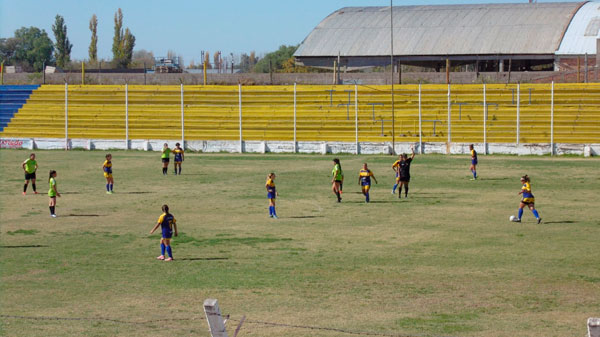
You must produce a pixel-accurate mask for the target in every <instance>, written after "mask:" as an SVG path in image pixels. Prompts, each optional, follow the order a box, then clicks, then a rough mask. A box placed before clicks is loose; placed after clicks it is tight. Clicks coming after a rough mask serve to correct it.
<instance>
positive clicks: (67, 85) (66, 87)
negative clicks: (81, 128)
mask: <svg viewBox="0 0 600 337" xmlns="http://www.w3.org/2000/svg"><path fill="white" fill-rule="evenodd" d="M68 149H69V83H67V82H65V151H67V150H68Z"/></svg>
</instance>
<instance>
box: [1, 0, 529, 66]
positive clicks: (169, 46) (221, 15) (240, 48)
mask: <svg viewBox="0 0 600 337" xmlns="http://www.w3.org/2000/svg"><path fill="white" fill-rule="evenodd" d="M498 2H501V3H502V2H517V3H524V2H527V0H503V1H494V0H478V1H468V0H462V1H461V0H422V1H415V0H405V1H401V0H395V1H394V5H395V6H400V5H417V4H461V3H462V4H469V3H471V4H472V3H498ZM540 2H541V1H540ZM389 3H390V2H389V0H295V1H290V0H285V1H284V0H255V1H248V0H229V1H218V0H213V1H206V0H189V1H188V0H183V1H165V0H162V1H157V0H127V1H123V0H122V1H116V0H96V1H90V0H78V1H77V0H0V37H9V36H12V35H13V32H14V31H15V30H16V29H18V28H20V27H22V26H27V27H28V26H36V27H39V28H42V29H45V30H46V32H47V33H48V34H49V35H50V37H51V38H52V39H54V37H53V35H52V24H53V23H54V17H55V15H56V14H60V15H62V16H63V17H64V18H65V21H66V24H67V27H68V36H69V39H70V40H71V43H73V50H72V52H71V58H72V59H84V58H87V57H88V56H87V55H88V54H87V49H88V45H89V41H90V31H89V29H88V22H89V19H90V18H91V16H92V14H96V15H97V16H98V21H99V23H98V38H99V41H98V56H99V57H100V58H104V59H110V58H111V57H112V53H111V46H112V36H113V26H114V23H113V17H114V13H115V12H116V10H117V9H118V8H119V7H120V8H121V9H122V10H123V16H124V27H129V29H130V30H131V31H132V33H133V34H134V35H135V37H136V47H135V49H136V50H139V49H146V50H148V51H152V52H154V55H155V56H161V55H166V53H167V51H168V50H173V51H174V52H176V53H177V54H179V55H183V57H184V60H185V63H186V64H188V63H189V61H190V60H192V59H193V60H195V61H196V62H197V61H199V60H200V58H201V57H200V52H201V51H202V50H208V51H209V52H211V54H212V52H214V51H217V50H220V51H222V52H223V54H224V55H229V53H230V52H232V53H234V54H236V55H237V54H239V53H242V52H250V51H252V50H255V51H256V52H257V53H258V54H262V53H265V52H269V51H272V50H275V49H277V48H278V47H279V46H280V45H282V44H288V45H291V44H298V43H300V42H302V40H303V39H304V38H305V37H306V35H308V33H309V32H310V31H311V30H312V29H313V28H314V27H315V26H316V25H317V24H318V23H319V22H320V21H321V20H322V19H323V18H325V17H326V16H327V15H329V14H331V13H332V12H333V11H335V10H337V9H339V8H341V7H346V6H389Z"/></svg>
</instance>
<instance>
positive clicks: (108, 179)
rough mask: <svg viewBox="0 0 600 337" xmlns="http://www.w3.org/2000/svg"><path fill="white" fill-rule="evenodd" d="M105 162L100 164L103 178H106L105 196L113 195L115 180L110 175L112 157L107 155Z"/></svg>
mask: <svg viewBox="0 0 600 337" xmlns="http://www.w3.org/2000/svg"><path fill="white" fill-rule="evenodd" d="M105 158H106V160H105V161H104V164H102V170H103V171H104V178H106V194H113V185H114V183H115V180H114V179H113V175H112V161H111V160H112V155H111V154H110V153H109V154H107V155H106V157H105Z"/></svg>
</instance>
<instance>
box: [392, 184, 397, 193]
mask: <svg viewBox="0 0 600 337" xmlns="http://www.w3.org/2000/svg"><path fill="white" fill-rule="evenodd" d="M396 188H398V184H394V188H392V192H394V193H395V192H396Z"/></svg>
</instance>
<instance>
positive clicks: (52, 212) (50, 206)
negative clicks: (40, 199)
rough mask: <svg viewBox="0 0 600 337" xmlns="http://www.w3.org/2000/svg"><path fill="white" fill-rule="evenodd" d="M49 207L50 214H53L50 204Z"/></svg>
mask: <svg viewBox="0 0 600 337" xmlns="http://www.w3.org/2000/svg"><path fill="white" fill-rule="evenodd" d="M48 208H49V209H50V215H52V214H54V211H53V210H52V206H50V207H48Z"/></svg>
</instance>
